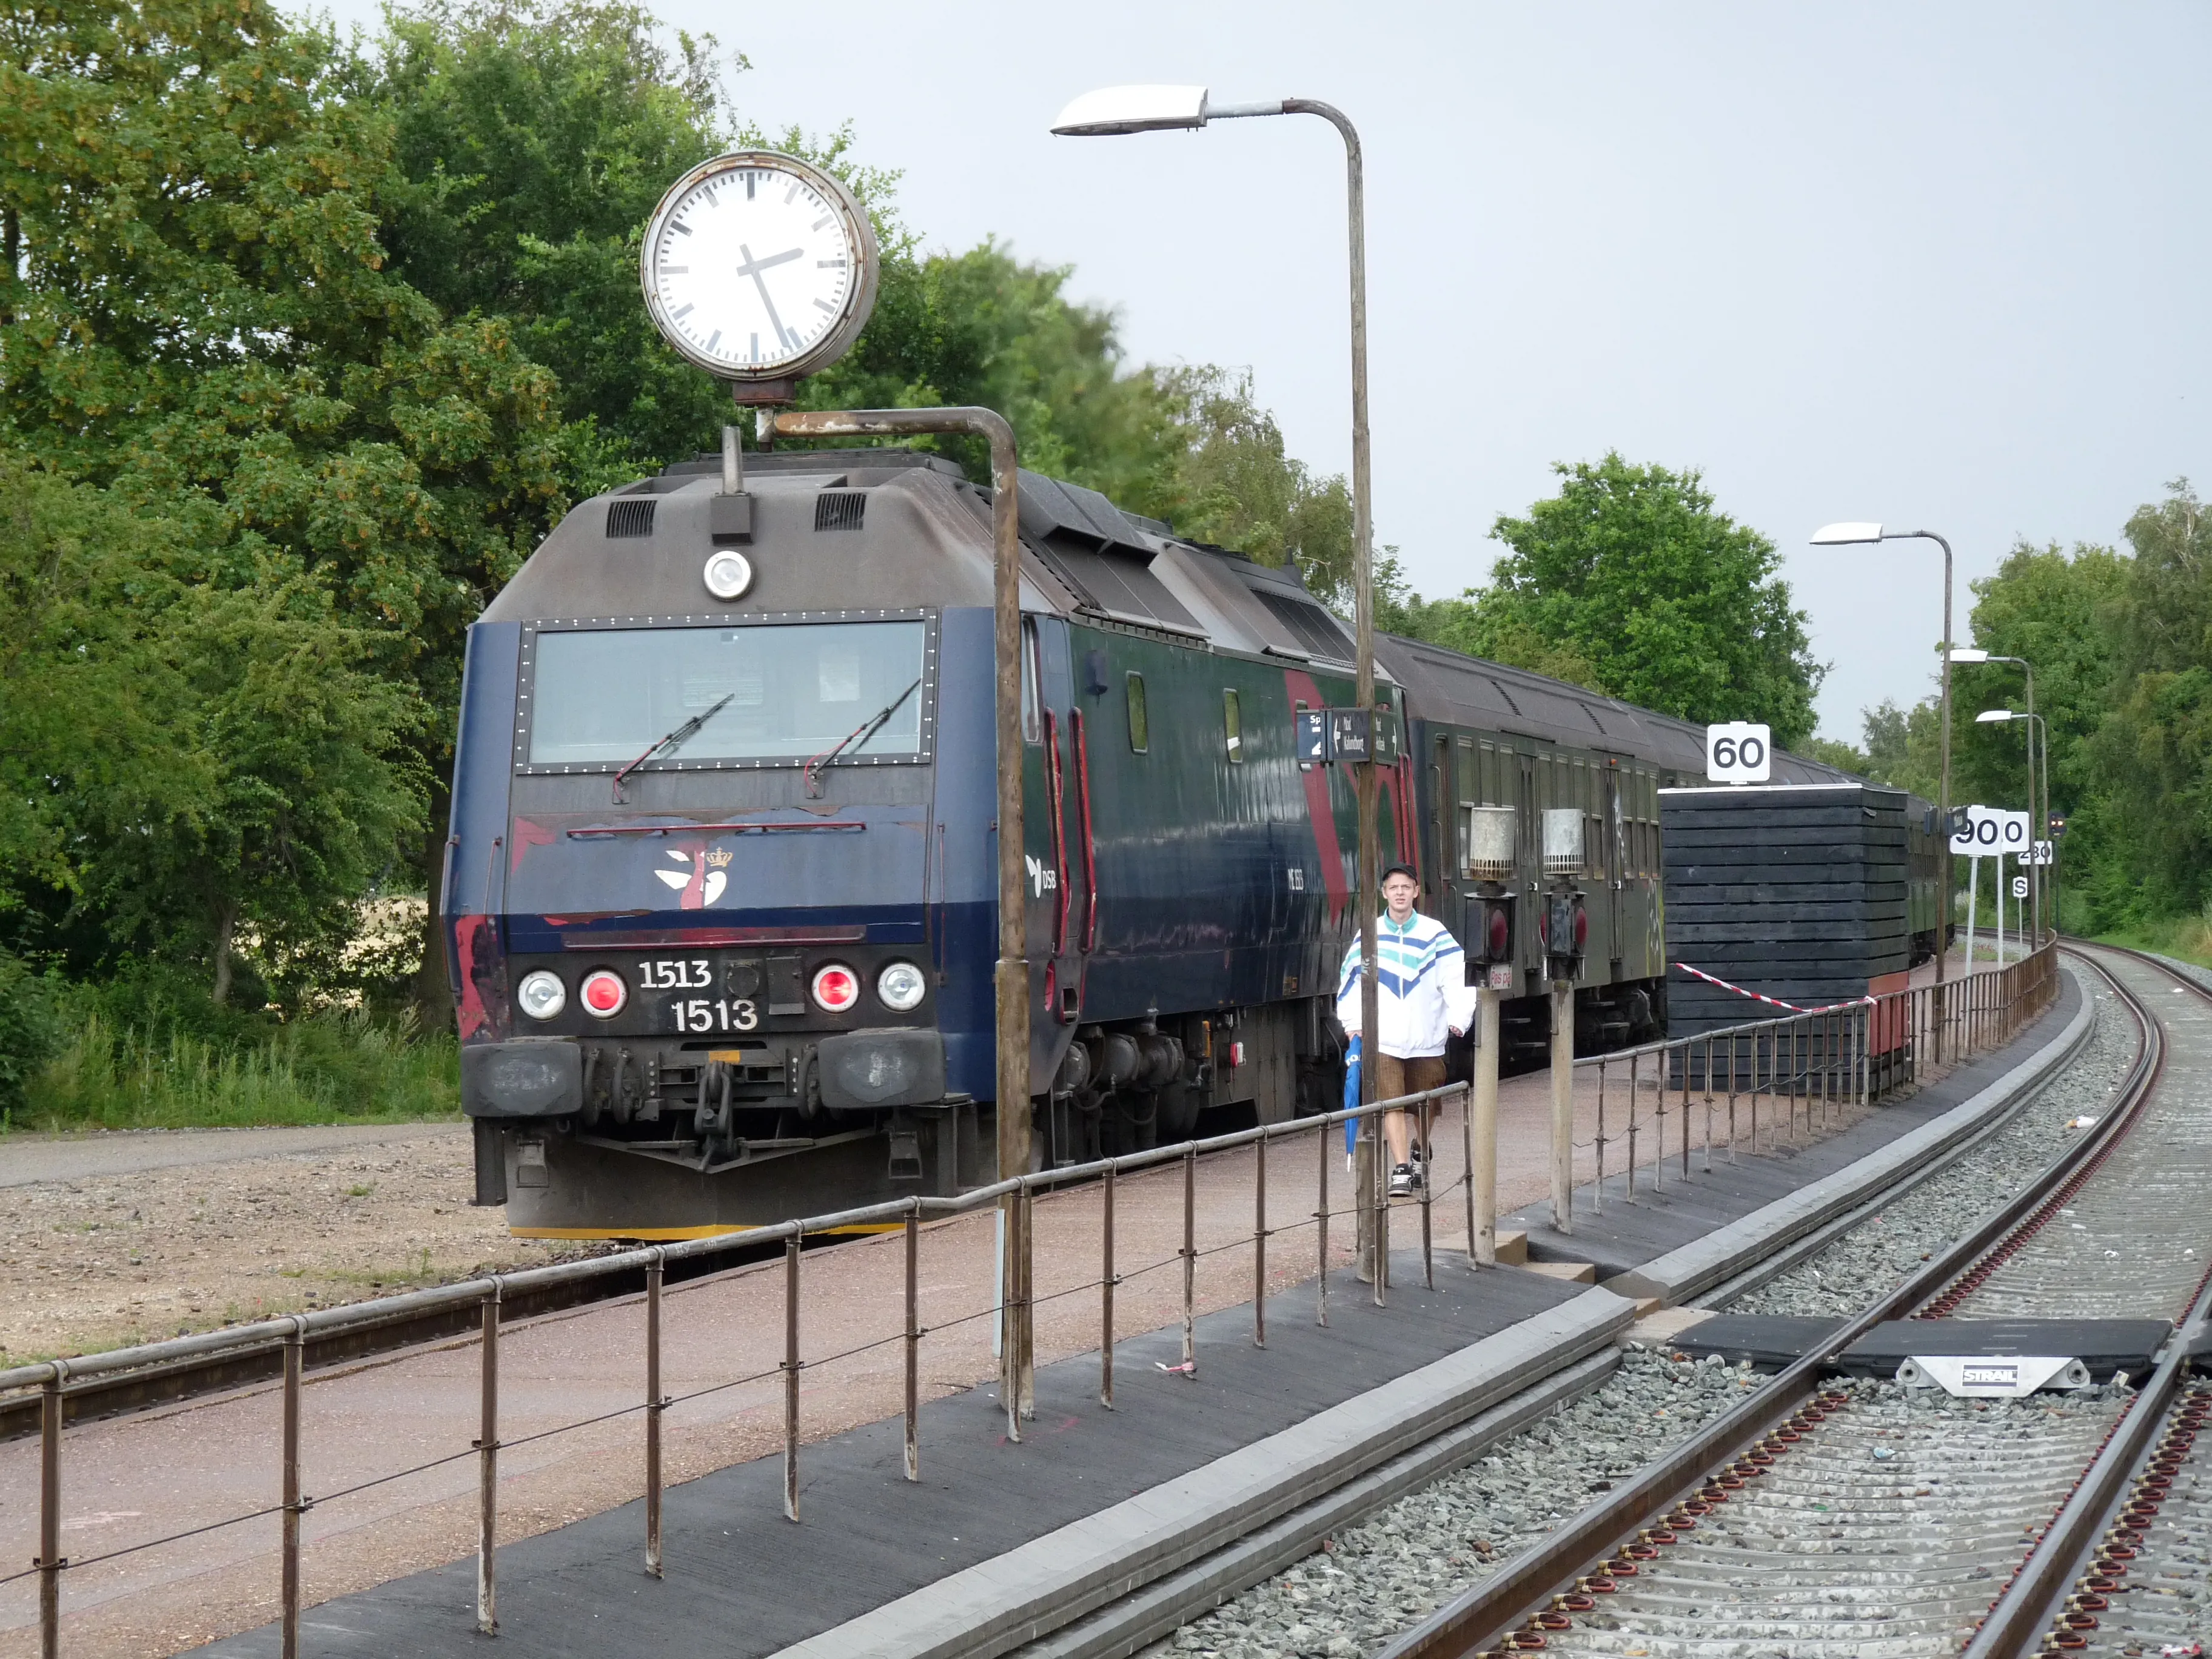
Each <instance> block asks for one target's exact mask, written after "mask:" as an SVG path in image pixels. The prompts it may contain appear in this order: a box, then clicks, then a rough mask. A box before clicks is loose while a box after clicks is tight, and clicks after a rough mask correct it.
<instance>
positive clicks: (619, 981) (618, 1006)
mask: <svg viewBox="0 0 2212 1659" xmlns="http://www.w3.org/2000/svg"><path fill="white" fill-rule="evenodd" d="M579 994H580V996H581V997H582V999H583V1003H584V1012H586V1013H587V1014H597V1015H598V1016H599V1018H601V1019H612V1018H614V1017H615V1016H616V1015H617V1014H618V1013H620V1012H622V1011H623V1004H624V1003H625V1002H628V1001H629V986H628V985H625V984H624V983H623V976H622V975H620V974H617V972H615V970H614V969H611V968H599V969H593V970H592V972H591V973H588V974H586V975H584V985H583V989H582V990H581V991H580V993H579Z"/></svg>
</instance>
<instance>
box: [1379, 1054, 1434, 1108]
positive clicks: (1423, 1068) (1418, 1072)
mask: <svg viewBox="0 0 2212 1659" xmlns="http://www.w3.org/2000/svg"><path fill="white" fill-rule="evenodd" d="M1443 1086H1444V1057H1443V1055H1442V1054H1424V1055H1422V1056H1421V1057H1420V1058H1419V1059H1418V1060H1401V1059H1399V1058H1398V1056H1397V1055H1395V1054H1383V1055H1381V1056H1379V1057H1378V1058H1377V1059H1376V1063H1375V1098H1376V1099H1377V1100H1395V1099H1396V1098H1397V1097H1399V1096H1401V1095H1418V1094H1421V1093H1424V1092H1425V1091H1428V1090H1431V1089H1441V1088H1443Z"/></svg>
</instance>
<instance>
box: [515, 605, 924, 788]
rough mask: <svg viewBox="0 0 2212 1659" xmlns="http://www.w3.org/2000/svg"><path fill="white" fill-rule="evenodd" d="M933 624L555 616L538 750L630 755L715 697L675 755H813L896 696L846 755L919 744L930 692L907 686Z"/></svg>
mask: <svg viewBox="0 0 2212 1659" xmlns="http://www.w3.org/2000/svg"><path fill="white" fill-rule="evenodd" d="M926 626H927V625H926V624H924V623H920V622H866V623H772V624H764V625H760V626H755V627H748V628H654V629H643V628H637V629H573V630H571V629H562V630H558V631H556V630H550V629H549V630H547V631H544V632H542V633H540V634H539V635H538V650H537V667H536V671H535V674H534V677H533V682H534V683H533V684H532V708H531V725H530V764H531V765H532V766H592V765H613V766H621V765H623V764H626V763H629V761H631V760H634V759H635V758H636V757H637V756H638V755H640V754H641V753H642V752H643V751H644V750H645V749H646V747H647V745H648V744H652V743H653V741H654V740H655V739H657V738H660V737H663V736H664V735H665V734H666V733H668V732H671V731H673V730H674V729H675V728H676V727H678V726H682V725H683V724H684V722H685V721H686V720H691V719H694V718H695V717H696V716H698V715H701V714H707V713H708V711H709V710H710V709H711V710H714V713H713V714H712V715H711V717H710V718H708V720H705V721H704V722H703V723H702V725H701V726H700V727H699V729H698V730H697V731H696V732H694V733H693V734H692V735H691V736H690V737H689V738H685V739H684V743H683V744H682V746H681V748H680V749H678V750H671V751H670V752H669V753H668V754H667V755H666V756H665V759H666V760H669V761H680V762H697V761H715V760H774V759H787V760H805V759H808V758H810V757H812V756H816V755H819V754H821V753H823V751H824V750H829V749H832V748H834V747H836V744H838V743H839V742H840V741H841V740H842V739H843V738H846V737H848V736H849V735H850V734H851V733H852V732H854V729H855V728H856V727H858V726H861V725H862V724H863V723H865V722H866V721H867V720H870V719H871V718H872V717H873V716H874V715H875V714H878V712H879V711H880V710H882V709H883V708H884V707H885V705H887V704H890V702H892V701H893V700H894V699H901V701H899V702H898V704H897V707H896V708H894V709H892V711H891V714H890V718H888V719H887V720H884V722H883V724H882V725H881V726H878V727H877V728H876V729H875V730H874V731H872V732H868V733H867V734H866V736H865V737H862V738H856V739H855V740H854V742H853V743H852V744H850V745H849V746H848V748H847V749H846V750H845V755H846V756H847V757H852V756H860V755H877V756H897V755H919V754H920V753H921V703H922V700H921V697H920V696H902V694H903V693H905V692H907V691H908V690H910V689H912V688H913V686H914V684H915V682H916V681H917V680H919V679H921V676H922V652H923V647H924V644H925V631H926ZM725 700H726V701H725ZM718 703H719V704H721V705H722V706H721V707H720V708H716V705H717V704H718Z"/></svg>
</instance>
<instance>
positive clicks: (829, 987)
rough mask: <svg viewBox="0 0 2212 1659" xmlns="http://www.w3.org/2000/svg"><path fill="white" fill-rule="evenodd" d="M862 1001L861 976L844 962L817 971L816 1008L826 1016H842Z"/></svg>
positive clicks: (815, 977)
mask: <svg viewBox="0 0 2212 1659" xmlns="http://www.w3.org/2000/svg"><path fill="white" fill-rule="evenodd" d="M859 1000H860V975H858V974H856V973H854V971H853V970H852V969H850V968H848V967H847V966H846V965H845V964H844V963H842V962H833V963H830V964H829V966H828V967H826V968H820V969H816V970H815V974H814V1002H815V1006H817V1007H818V1008H820V1009H821V1010H822V1012H824V1013H826V1014H842V1013H844V1012H847V1011H848V1010H849V1009H850V1008H851V1007H852V1006H853V1005H854V1003H856V1002H858V1001H859Z"/></svg>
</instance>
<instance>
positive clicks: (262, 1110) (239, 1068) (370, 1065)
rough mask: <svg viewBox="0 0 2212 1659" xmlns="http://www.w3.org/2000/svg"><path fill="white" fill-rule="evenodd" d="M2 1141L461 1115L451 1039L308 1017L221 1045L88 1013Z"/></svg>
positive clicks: (9, 1121)
mask: <svg viewBox="0 0 2212 1659" xmlns="http://www.w3.org/2000/svg"><path fill="white" fill-rule="evenodd" d="M24 1096H25V1098H24V1103H23V1104H22V1105H21V1107H19V1108H16V1109H14V1110H13V1111H10V1112H6V1113H0V1133H5V1132H8V1131H10V1130H15V1131H21V1130H32V1131H46V1132H58V1131H64V1130H72V1129H184V1128H234V1127H249V1126H259V1125H269V1124H307V1123H394V1122H407V1121H416V1120H421V1119H435V1118H451V1117H454V1116H457V1115H459V1110H460V1058H459V1049H458V1048H457V1046H456V1044H455V1043H454V1041H453V1038H452V1037H451V1036H446V1035H444V1034H442V1033H441V1034H440V1035H438V1036H426V1035H424V1034H423V1033H422V1031H421V1030H419V1029H418V1028H417V1027H416V1024H415V1023H414V1021H413V1019H412V1018H411V1016H409V1015H403V1016H402V1017H401V1018H399V1019H398V1020H394V1021H382V1022H380V1021H376V1020H373V1019H371V1018H369V1017H368V1015H367V1014H365V1013H360V1012H353V1013H329V1014H311V1015H308V1016H306V1017H304V1018H298V1019H294V1020H289V1021H286V1022H284V1023H282V1024H275V1023H271V1024H270V1025H269V1027H268V1028H267V1029H266V1030H260V1031H256V1032H253V1033H252V1035H251V1036H243V1037H233V1038H228V1039H226V1038H225V1037H223V1036H210V1035H204V1034H199V1033H195V1032H192V1031H190V1030H183V1029H180V1028H179V1026H178V1025H176V1024H170V1023H167V1022H155V1021H152V1020H149V1021H147V1022H145V1023H143V1024H125V1023H123V1022H121V1021H118V1019H117V1018H115V1016H114V1014H113V1013H112V1012H111V1011H108V1010H104V1009H102V1008H100V1007H98V1006H91V1007H86V1008H84V1009H82V1011H81V1012H80V1014H79V1017H78V1018H76V1020H75V1021H74V1022H73V1023H72V1025H71V1028H70V1034H69V1036H68V1038H67V1040H66V1041H65V1042H64V1044H63V1046H62V1048H61V1049H60V1051H59V1052H58V1053H57V1054H54V1055H53V1057H52V1059H50V1060H47V1061H46V1065H45V1066H43V1067H42V1068H41V1069H40V1071H39V1072H38V1073H36V1074H35V1075H33V1077H32V1078H31V1079H29V1082H28V1085H27V1088H26V1089H25V1091H24Z"/></svg>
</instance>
